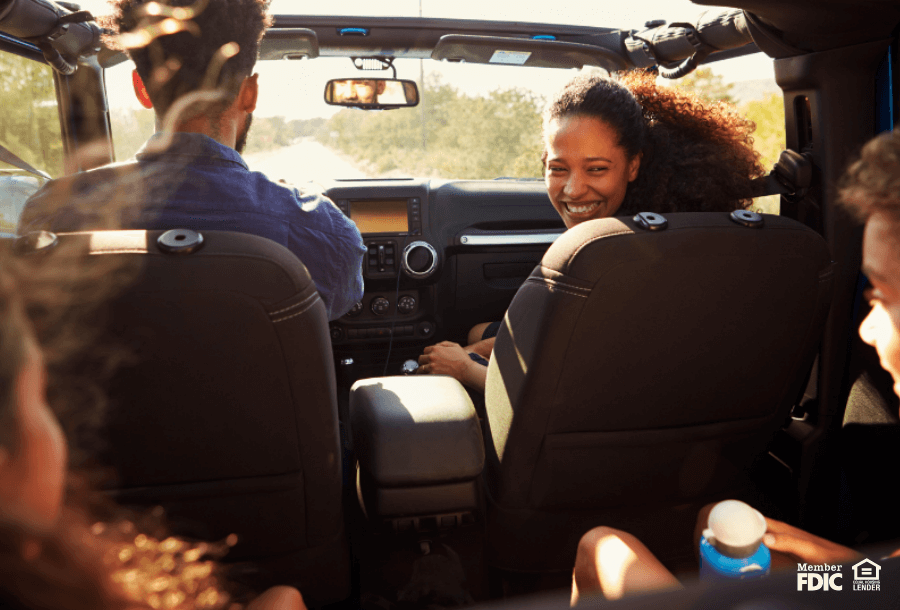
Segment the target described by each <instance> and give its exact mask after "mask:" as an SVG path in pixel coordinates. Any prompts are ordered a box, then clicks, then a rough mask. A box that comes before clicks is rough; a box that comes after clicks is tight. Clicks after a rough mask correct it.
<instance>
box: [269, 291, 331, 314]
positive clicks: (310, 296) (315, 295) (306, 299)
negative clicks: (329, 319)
mask: <svg viewBox="0 0 900 610" xmlns="http://www.w3.org/2000/svg"><path fill="white" fill-rule="evenodd" d="M317 296H319V295H318V294H315V293H314V294H311V295H309V296H308V297H306V298H305V299H303V300H302V301H300V302H299V303H294V304H293V305H290V306H288V307H285V308H284V309H279V310H278V311H270V312H269V315H270V316H277V315H278V314H280V313H284V312H286V311H289V310H291V309H294V308H295V307H300V306H302V305H303V304H305V303H306V302H307V301H309V300H310V299H314V298H316V297H317Z"/></svg>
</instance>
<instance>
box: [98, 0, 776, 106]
mask: <svg viewBox="0 0 900 610" xmlns="http://www.w3.org/2000/svg"><path fill="white" fill-rule="evenodd" d="M80 3H81V5H82V7H83V8H85V9H88V10H92V11H95V14H102V13H104V12H107V10H106V8H105V7H106V0H81V2H80ZM420 8H421V14H422V16H424V17H444V18H462V19H483V20H501V21H509V20H513V21H527V22H534V23H574V24H578V25H588V26H599V27H615V28H623V29H640V28H642V27H643V25H644V22H646V21H648V20H650V19H665V20H666V21H668V22H672V21H691V22H694V21H696V18H697V17H698V16H699V15H700V14H701V13H703V12H704V11H707V10H712V11H717V10H719V7H706V6H698V5H695V4H692V3H691V2H689V0H626V1H621V0H606V1H605V2H603V1H602V0H601V1H595V2H592V3H588V2H585V0H553V1H552V2H551V1H549V0H515V1H511V0H500V1H494V2H490V1H485V0H453V1H452V2H448V1H447V0H390V1H389V2H384V3H376V2H372V1H371V0H340V1H339V2H330V3H324V2H309V1H308V0H273V1H272V4H271V12H272V13H273V14H275V15H277V14H279V13H281V14H286V13H291V14H308V15H333V14H342V15H358V16H382V17H384V16H395V17H396V16H400V17H416V16H418V15H419V10H420ZM261 63H265V64H267V65H266V66H265V67H266V70H265V71H262V70H261V73H262V74H261V81H260V84H261V87H262V93H261V96H260V105H259V107H258V108H257V114H258V115H260V116H272V115H282V116H285V117H287V118H289V119H290V118H309V117H311V116H329V115H330V114H332V113H333V112H334V111H335V110H336V108H334V107H329V106H325V105H324V103H323V102H322V101H321V90H322V88H323V85H324V81H325V80H327V79H328V78H341V77H348V76H349V77H352V76H355V75H357V74H358V72H356V71H355V70H354V68H353V67H352V65H351V64H350V60H349V59H341V60H336V59H330V58H326V59H322V58H320V59H316V60H313V61H309V62H306V61H303V62H301V64H302V65H298V62H261ZM269 64H270V65H269ZM274 64H280V65H274ZM397 65H398V72H399V73H398V76H399V77H400V78H410V79H415V80H418V78H419V63H418V61H415V60H406V61H405V62H398V64H397ZM710 67H711V68H712V69H713V71H714V72H716V73H718V74H721V75H722V77H723V78H724V79H725V80H726V81H727V82H734V81H739V80H750V79H760V78H772V76H773V69H772V61H771V59H769V58H767V57H765V56H764V55H762V54H761V53H758V54H756V55H753V56H748V57H744V58H740V59H733V60H729V61H727V62H717V63H713V64H711V65H710ZM122 68H123V69H124V68H125V66H122ZM434 70H438V71H440V73H441V75H442V77H443V79H444V81H445V82H448V83H450V84H452V85H454V86H456V87H458V88H460V89H461V90H463V91H466V92H468V93H484V92H487V91H491V90H493V89H496V88H498V87H502V88H506V87H513V86H520V87H522V86H526V87H527V86H529V83H534V82H541V84H542V85H543V87H542V89H546V88H547V87H550V88H552V89H556V88H558V87H560V86H562V84H563V83H565V82H566V81H568V80H569V79H570V78H571V74H569V73H567V72H566V71H563V70H547V69H541V68H531V69H527V68H507V69H498V68H496V67H493V66H475V65H471V64H467V65H465V66H460V65H455V64H446V63H441V64H439V63H436V62H426V63H425V71H426V73H428V72H430V71H434ZM123 72H124V70H123ZM128 72H129V74H130V68H129V69H128ZM127 80H128V81H129V83H128V86H127V87H125V86H123V87H110V89H109V95H110V103H111V104H112V105H113V106H116V105H119V104H120V103H121V104H125V103H128V105H130V103H131V102H130V99H127V98H130V97H131V93H130V77H129V78H128V79H127ZM275 89H277V90H280V91H281V92H282V93H281V94H278V95H272V94H271V93H270V94H269V95H266V94H265V92H267V91H268V92H271V91H273V90H275ZM285 91H293V92H304V93H306V92H314V93H315V95H310V96H307V95H302V96H301V95H290V94H284V93H283V92H285ZM131 99H133V98H131ZM307 100H309V101H307Z"/></svg>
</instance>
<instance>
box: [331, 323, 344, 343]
mask: <svg viewBox="0 0 900 610" xmlns="http://www.w3.org/2000/svg"><path fill="white" fill-rule="evenodd" d="M343 338H344V331H342V330H341V328H340V327H339V326H332V327H331V340H332V341H340V340H341V339H343Z"/></svg>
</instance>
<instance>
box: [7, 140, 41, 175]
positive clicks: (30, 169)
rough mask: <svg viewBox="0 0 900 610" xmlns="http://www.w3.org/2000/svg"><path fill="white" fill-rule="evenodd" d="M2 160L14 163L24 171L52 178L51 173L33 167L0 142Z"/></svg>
mask: <svg viewBox="0 0 900 610" xmlns="http://www.w3.org/2000/svg"><path fill="white" fill-rule="evenodd" d="M0 161H3V162H4V163H8V164H10V165H13V166H15V167H17V168H19V169H21V170H23V171H26V172H28V173H29V174H34V175H35V176H39V177H41V178H44V179H46V180H52V178H51V177H50V174H48V173H47V172H43V171H41V170H39V169H35V168H33V167H31V166H30V165H28V164H27V163H25V161H23V160H22V159H20V158H19V157H17V156H16V155H15V154H14V153H13V152H12V151H10V150H9V149H7V148H6V147H5V146H3V144H0Z"/></svg>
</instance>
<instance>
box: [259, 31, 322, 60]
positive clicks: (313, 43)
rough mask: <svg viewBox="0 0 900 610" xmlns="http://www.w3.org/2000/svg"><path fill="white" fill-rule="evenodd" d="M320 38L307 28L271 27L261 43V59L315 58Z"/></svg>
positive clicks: (317, 54) (317, 53)
mask: <svg viewBox="0 0 900 610" xmlns="http://www.w3.org/2000/svg"><path fill="white" fill-rule="evenodd" d="M318 56H319V39H318V37H317V36H316V33H315V32H314V31H313V30H310V29H307V28H270V29H269V30H267V31H266V35H265V37H264V38H263V39H262V42H260V43H259V58H260V59H315V58H316V57H318Z"/></svg>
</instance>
